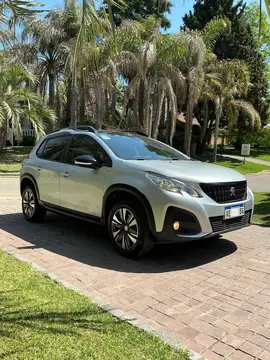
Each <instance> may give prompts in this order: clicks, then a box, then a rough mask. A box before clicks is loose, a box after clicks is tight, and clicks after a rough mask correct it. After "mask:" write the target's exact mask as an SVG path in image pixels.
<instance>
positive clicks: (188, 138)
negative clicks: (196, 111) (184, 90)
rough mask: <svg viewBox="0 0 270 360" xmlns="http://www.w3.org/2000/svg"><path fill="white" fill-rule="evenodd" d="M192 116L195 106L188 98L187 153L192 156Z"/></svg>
mask: <svg viewBox="0 0 270 360" xmlns="http://www.w3.org/2000/svg"><path fill="white" fill-rule="evenodd" d="M192 117H193V106H192V104H191V102H190V100H188V105H187V112H186V123H185V153H186V155H187V156H190V148H191V139H192Z"/></svg>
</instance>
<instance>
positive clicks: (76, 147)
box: [67, 135, 109, 164]
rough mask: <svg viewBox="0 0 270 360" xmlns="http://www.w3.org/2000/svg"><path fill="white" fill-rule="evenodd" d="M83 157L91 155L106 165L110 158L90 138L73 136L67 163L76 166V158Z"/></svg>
mask: <svg viewBox="0 0 270 360" xmlns="http://www.w3.org/2000/svg"><path fill="white" fill-rule="evenodd" d="M82 155H91V156H93V158H95V159H96V160H97V161H98V163H100V164H106V163H108V162H109V158H108V155H107V154H106V152H105V151H104V150H103V149H102V147H101V146H100V145H99V144H98V143H97V142H96V141H95V140H94V139H92V138H91V137H90V136H87V135H76V136H73V138H72V140H71V143H70V146H69V150H68V155H67V162H68V163H69V164H74V160H75V159H76V157H78V156H82Z"/></svg>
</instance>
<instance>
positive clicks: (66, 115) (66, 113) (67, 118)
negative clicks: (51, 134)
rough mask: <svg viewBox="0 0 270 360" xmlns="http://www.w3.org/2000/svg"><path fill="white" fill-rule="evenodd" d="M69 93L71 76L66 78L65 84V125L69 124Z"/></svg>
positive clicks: (70, 90)
mask: <svg viewBox="0 0 270 360" xmlns="http://www.w3.org/2000/svg"><path fill="white" fill-rule="evenodd" d="M71 93H72V80H71V78H68V79H67V85H66V96H67V103H66V107H65V121H64V122H65V126H71V105H70V104H71V97H72V96H71Z"/></svg>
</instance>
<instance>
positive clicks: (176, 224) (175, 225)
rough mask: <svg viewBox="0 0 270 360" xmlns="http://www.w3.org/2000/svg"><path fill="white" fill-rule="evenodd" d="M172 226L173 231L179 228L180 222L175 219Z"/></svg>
mask: <svg viewBox="0 0 270 360" xmlns="http://www.w3.org/2000/svg"><path fill="white" fill-rule="evenodd" d="M173 228H174V230H175V231H177V230H179V229H180V222H179V221H176V222H175V223H173Z"/></svg>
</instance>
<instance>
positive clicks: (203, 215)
mask: <svg viewBox="0 0 270 360" xmlns="http://www.w3.org/2000/svg"><path fill="white" fill-rule="evenodd" d="M163 195H164V193H163ZM165 195H166V196H167V197H169V201H168V202H167V204H166V206H164V207H163V209H162V211H160V206H158V207H156V208H153V213H154V217H155V222H156V230H157V231H156V234H155V237H156V239H157V241H158V242H161V243H165V242H166V243H168V242H169V243H172V242H173V243H175V242H187V241H194V240H200V239H203V238H209V237H212V236H215V235H219V234H222V233H227V232H230V231H234V230H237V229H241V228H243V227H246V226H248V225H249V224H250V223H251V221H252V216H253V209H254V197H253V194H252V192H251V191H250V190H249V189H248V194H247V199H246V200H244V201H240V202H239V204H244V206H245V215H243V216H241V217H237V218H232V219H229V220H225V219H224V214H225V207H227V206H230V205H237V203H235V202H234V203H226V204H218V203H216V202H215V201H214V200H212V199H211V198H210V197H208V196H206V195H205V196H204V197H202V198H198V199H196V198H192V197H190V196H189V195H184V196H180V195H179V194H173V193H168V194H167V193H166V194H165ZM167 200H168V199H167ZM158 208H159V211H158ZM176 214H178V218H177V216H176ZM175 221H179V223H180V229H179V230H178V231H176V230H174V228H173V223H174V222H175Z"/></svg>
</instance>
